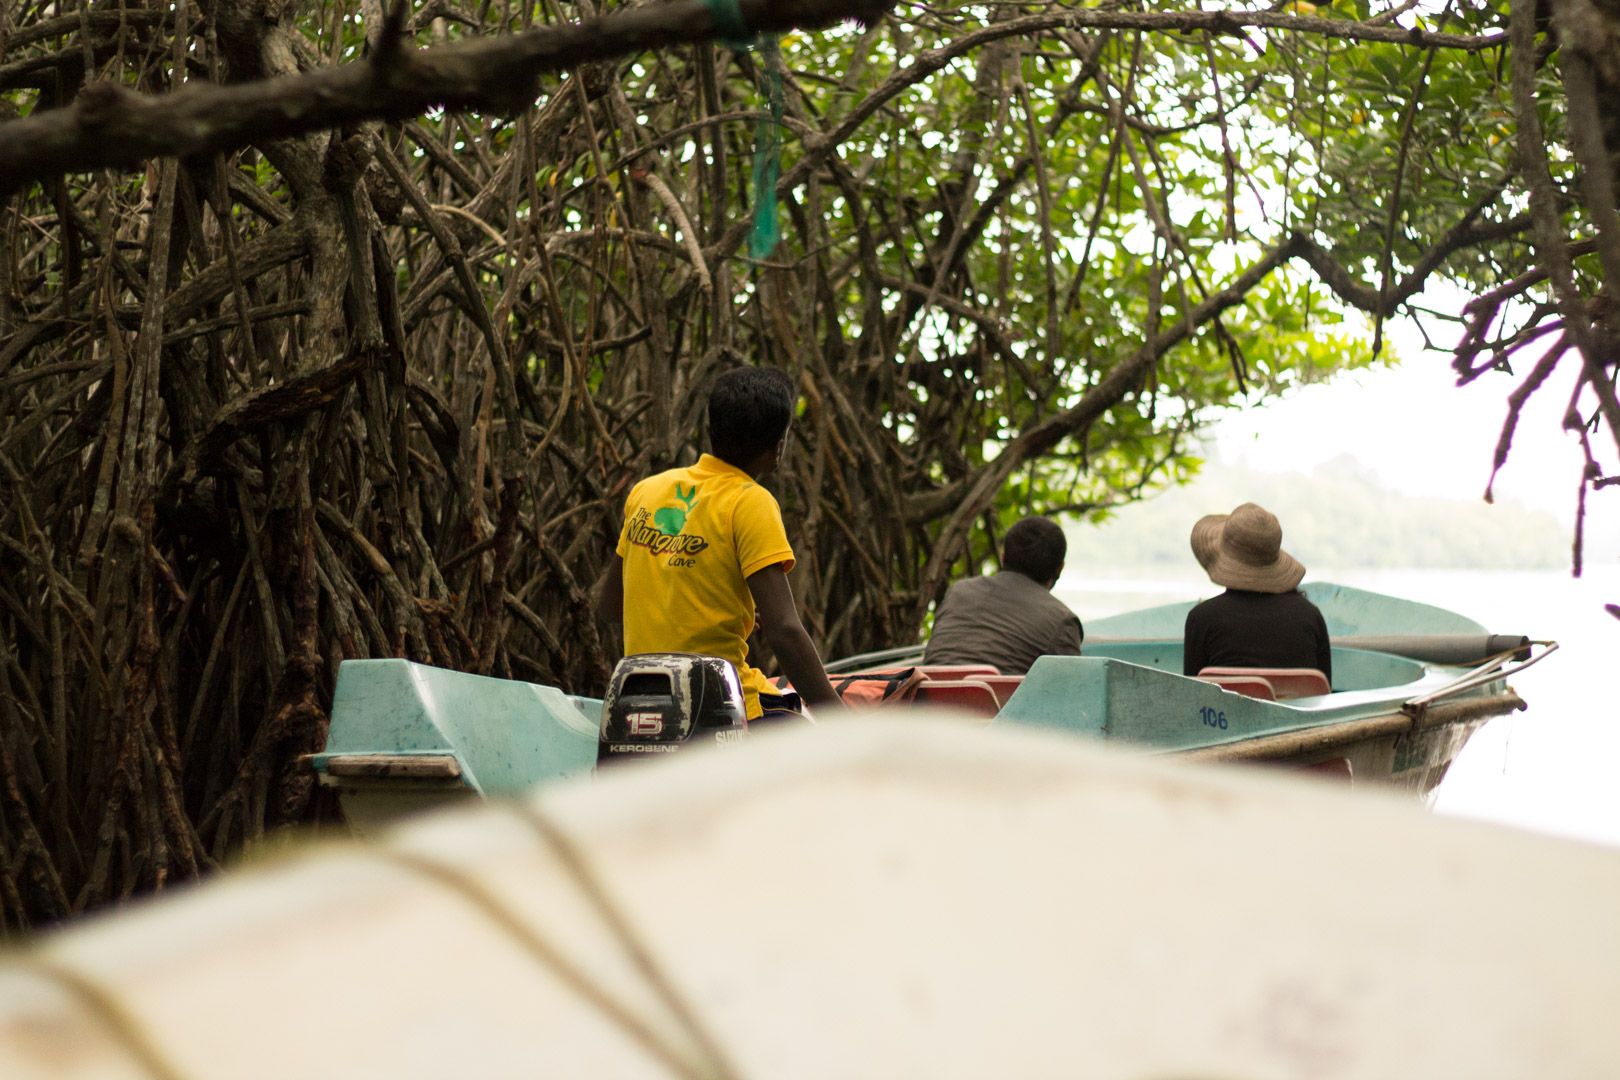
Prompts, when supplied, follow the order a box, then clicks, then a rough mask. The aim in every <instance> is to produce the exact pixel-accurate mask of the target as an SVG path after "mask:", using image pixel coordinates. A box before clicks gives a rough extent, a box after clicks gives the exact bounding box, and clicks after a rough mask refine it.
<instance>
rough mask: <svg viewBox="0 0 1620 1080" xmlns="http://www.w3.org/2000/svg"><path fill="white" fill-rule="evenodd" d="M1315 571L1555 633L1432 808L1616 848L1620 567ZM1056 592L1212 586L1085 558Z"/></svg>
mask: <svg viewBox="0 0 1620 1080" xmlns="http://www.w3.org/2000/svg"><path fill="white" fill-rule="evenodd" d="M1311 580H1315V581H1334V582H1338V583H1339V584H1342V585H1352V586H1355V587H1356V588H1361V589H1371V590H1373V591H1375V592H1381V593H1388V594H1390V595H1392V596H1400V597H1404V598H1406V599H1409V600H1419V601H1422V602H1424V603H1427V604H1434V605H1437V606H1439V607H1443V608H1449V609H1451V610H1453V611H1457V612H1460V613H1462V614H1464V615H1467V616H1468V617H1470V618H1472V619H1474V620H1476V621H1478V622H1480V623H1482V624H1484V625H1485V627H1486V628H1487V629H1488V630H1489V631H1491V632H1492V633H1501V634H1527V635H1529V636H1530V637H1532V638H1538V639H1539V638H1551V639H1553V640H1556V641H1557V642H1558V643H1559V645H1560V649H1559V651H1558V652H1556V653H1554V654H1553V655H1552V656H1551V657H1549V658H1548V659H1547V660H1545V661H1543V662H1542V663H1541V664H1538V665H1537V666H1535V667H1533V668H1531V669H1530V670H1528V671H1526V672H1525V673H1524V674H1522V675H1519V676H1517V677H1515V678H1514V679H1513V686H1514V688H1515V689H1516V690H1518V692H1519V694H1520V695H1521V696H1522V697H1523V698H1524V699H1525V701H1526V702H1527V703H1528V704H1529V709H1528V710H1527V711H1525V712H1522V713H1516V714H1514V715H1512V716H1504V717H1499V718H1497V719H1494V720H1492V721H1490V722H1489V723H1488V724H1486V725H1485V727H1483V728H1481V729H1480V730H1479V731H1478V732H1477V733H1476V734H1475V735H1474V737H1473V739H1472V740H1471V741H1470V742H1469V744H1468V746H1467V748H1466V749H1465V750H1464V751H1463V753H1462V754H1461V756H1459V757H1458V759H1457V761H1456V762H1455V763H1454V764H1453V765H1452V767H1451V771H1450V773H1448V774H1447V776H1446V779H1445V782H1444V783H1443V784H1441V786H1440V790H1439V792H1438V793H1437V798H1436V801H1435V809H1436V811H1437V812H1439V813H1443V814H1451V815H1454V816H1457V817H1468V818H1478V819H1482V820H1489V821H1495V822H1500V823H1504V824H1509V825H1514V826H1517V827H1520V828H1525V829H1534V830H1537V831H1541V832H1548V833H1555V834H1558V835H1562V836H1572V837H1577V838H1581V839H1585V840H1590V841H1595V842H1598V843H1603V844H1610V845H1614V846H1617V847H1620V776H1617V773H1620V704H1617V695H1616V693H1615V683H1616V679H1620V620H1617V619H1615V618H1614V617H1613V616H1611V615H1609V614H1608V613H1607V612H1605V611H1604V610H1603V605H1604V604H1605V603H1620V567H1617V566H1612V565H1605V566H1600V567H1596V568H1590V567H1589V568H1588V569H1587V571H1586V574H1585V575H1584V576H1583V577H1581V578H1579V579H1575V578H1572V577H1570V576H1569V574H1568V573H1567V572H1565V571H1557V570H1551V571H1546V570H1537V571H1480V570H1336V571H1321V572H1318V571H1316V570H1315V568H1313V569H1312V573H1311ZM1054 591H1055V592H1056V593H1057V594H1058V595H1059V596H1060V597H1061V598H1062V599H1063V600H1065V601H1067V602H1068V603H1069V604H1070V605H1071V606H1072V607H1073V608H1074V609H1075V610H1076V611H1077V612H1079V614H1080V618H1081V621H1082V622H1084V621H1085V620H1086V619H1087V618H1101V617H1103V616H1105V615H1112V614H1115V613H1117V612H1121V611H1130V610H1132V609H1134V608H1139V607H1145V606H1147V605H1150V604H1161V603H1170V602H1172V601H1177V600H1186V599H1190V598H1193V597H1199V596H1210V595H1213V593H1214V592H1216V591H1217V590H1216V588H1215V587H1214V586H1212V585H1210V583H1209V582H1208V581H1207V580H1205V579H1203V578H1202V577H1200V576H1195V575H1194V574H1182V573H1175V572H1168V571H1167V572H1159V571H1157V570H1156V569H1145V570H1121V571H1119V572H1109V571H1102V570H1092V569H1089V568H1084V569H1076V570H1072V571H1070V572H1069V573H1066V574H1065V575H1064V577H1063V579H1062V580H1061V581H1060V582H1059V583H1058V586H1057V588H1056V590H1054ZM1605 676H1607V678H1605Z"/></svg>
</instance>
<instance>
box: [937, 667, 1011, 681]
mask: <svg viewBox="0 0 1620 1080" xmlns="http://www.w3.org/2000/svg"><path fill="white" fill-rule="evenodd" d="M917 670H918V671H920V672H922V673H923V678H925V679H937V680H939V681H942V682H949V681H953V680H956V679H978V678H982V677H984V676H986V675H1000V674H1001V669H1000V668H998V667H996V666H994V665H993V664H923V665H921V666H920V667H918V668H917Z"/></svg>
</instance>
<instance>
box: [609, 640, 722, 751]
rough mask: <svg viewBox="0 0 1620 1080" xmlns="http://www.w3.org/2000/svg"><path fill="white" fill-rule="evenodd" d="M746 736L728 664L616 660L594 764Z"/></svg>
mask: <svg viewBox="0 0 1620 1080" xmlns="http://www.w3.org/2000/svg"><path fill="white" fill-rule="evenodd" d="M747 732H748V713H747V711H746V708H745V706H744V704H743V692H742V684H741V683H740V682H738V681H737V669H736V668H734V667H732V666H731V661H729V660H722V659H721V658H720V657H718V656H698V655H695V654H693V653H639V654H637V655H635V656H627V657H625V658H624V659H623V660H620V661H619V663H618V666H616V667H615V668H614V669H613V677H612V678H611V679H609V680H608V689H607V694H606V695H604V696H603V698H602V728H601V741H600V742H599V743H598V744H597V748H596V765H597V767H598V768H601V767H602V765H604V764H606V763H608V762H611V761H622V760H625V759H627V758H631V757H635V756H638V755H645V754H673V753H675V752H676V751H678V750H681V749H683V748H685V747H687V746H691V745H695V744H708V743H719V744H725V743H733V742H736V741H738V740H740V739H741V738H742V737H743V736H744V735H745V734H747Z"/></svg>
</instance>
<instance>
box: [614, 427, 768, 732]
mask: <svg viewBox="0 0 1620 1080" xmlns="http://www.w3.org/2000/svg"><path fill="white" fill-rule="evenodd" d="M617 550H618V553H619V558H621V559H623V560H624V651H625V653H626V654H627V655H628V654H633V653H647V652H689V653H703V654H705V655H708V656H721V657H724V658H725V659H727V660H730V661H731V662H732V664H733V665H735V666H736V668H737V675H738V677H739V678H740V679H741V680H742V688H743V694H744V696H745V697H746V698H747V709H748V718H749V719H750V720H752V719H754V718H755V717H757V716H759V714H760V712H761V709H760V705H759V695H760V693H761V692H764V693H767V694H772V693H776V688H775V687H773V686H772V685H771V684H770V682H769V681H768V680H767V679H766V678H765V673H764V672H762V671H760V670H759V669H758V668H754V667H750V666H749V665H748V635H749V634H750V633H752V632H753V629H754V622H755V618H756V613H755V610H754V596H753V594H752V593H750V592H749V591H748V577H749V575H751V574H755V573H758V572H759V571H761V570H763V569H765V568H766V567H767V566H775V565H777V564H778V563H780V564H782V569H783V570H784V571H786V570H792V569H793V548H792V547H790V546H789V545H788V538H787V530H786V529H785V528H783V526H782V508H781V507H780V506H778V505H777V503H776V497H775V496H773V495H772V494H771V493H770V492H769V491H766V490H765V489H764V488H763V487H760V486H759V484H757V483H755V482H754V480H753V478H751V477H750V476H749V475H748V474H747V473H745V472H743V471H742V470H741V469H739V468H736V467H735V466H733V465H730V464H728V463H727V462H725V461H722V460H721V459H719V458H717V457H715V456H713V455H712V454H704V455H703V456H702V457H701V458H699V459H698V463H697V464H696V465H693V466H690V467H689V468H685V469H670V470H669V471H668V472H661V473H659V474H658V475H656V476H649V477H648V478H647V479H645V480H643V481H641V482H640V483H639V484H637V485H636V486H635V487H633V488H631V489H630V495H629V497H628V498H626V499H625V501H624V527H623V528H622V529H620V530H619V545H618V548H617Z"/></svg>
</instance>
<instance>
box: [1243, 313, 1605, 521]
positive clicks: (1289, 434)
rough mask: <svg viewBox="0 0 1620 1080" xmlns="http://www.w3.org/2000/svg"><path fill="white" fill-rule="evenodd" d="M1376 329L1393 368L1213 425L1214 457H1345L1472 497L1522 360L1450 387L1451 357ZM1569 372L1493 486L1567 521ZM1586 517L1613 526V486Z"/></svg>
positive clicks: (1570, 499) (1524, 420)
mask: <svg viewBox="0 0 1620 1080" xmlns="http://www.w3.org/2000/svg"><path fill="white" fill-rule="evenodd" d="M1385 332H1386V336H1387V338H1388V341H1389V343H1390V344H1391V345H1393V347H1394V348H1395V349H1396V350H1397V352H1396V355H1398V356H1401V357H1403V358H1404V360H1403V362H1402V363H1400V364H1399V365H1397V366H1395V367H1378V368H1374V369H1372V370H1367V371H1358V372H1351V373H1348V374H1345V375H1342V376H1340V377H1339V378H1337V379H1335V380H1334V381H1333V382H1332V383H1330V384H1327V385H1320V386H1309V387H1304V388H1303V389H1301V390H1299V391H1296V392H1294V393H1292V394H1290V395H1287V396H1286V397H1284V398H1282V399H1280V400H1277V401H1273V402H1271V403H1269V404H1267V405H1264V406H1260V407H1257V408H1250V409H1246V410H1242V411H1234V412H1232V413H1231V414H1229V415H1227V416H1225V417H1222V418H1221V419H1220V420H1218V421H1217V423H1216V424H1215V426H1214V430H1213V436H1214V438H1213V442H1214V445H1215V447H1216V449H1217V451H1218V454H1219V457H1220V458H1221V459H1222V460H1224V461H1228V462H1231V463H1234V464H1245V465H1249V466H1252V467H1254V468H1259V469H1265V470H1269V471H1274V472H1293V471H1298V472H1310V471H1311V470H1312V469H1313V468H1315V467H1316V466H1318V465H1320V464H1322V463H1323V462H1326V461H1328V460H1331V459H1332V458H1335V457H1338V456H1340V455H1345V454H1348V455H1350V456H1351V457H1354V458H1356V459H1357V460H1359V461H1360V462H1362V463H1363V464H1364V465H1366V466H1367V467H1368V468H1369V469H1371V470H1373V471H1374V472H1375V473H1376V474H1377V475H1378V476H1379V478H1380V479H1381V480H1382V481H1383V482H1384V483H1385V484H1386V485H1387V486H1388V487H1390V488H1391V489H1393V490H1395V491H1400V492H1404V493H1407V494H1413V495H1443V496H1447V497H1450V498H1478V497H1479V496H1480V495H1481V493H1483V492H1484V490H1485V484H1486V482H1487V481H1488V480H1489V479H1490V473H1491V460H1492V457H1493V455H1494V452H1495V448H1496V441H1497V437H1498V435H1499V434H1500V432H1501V430H1502V421H1503V418H1504V417H1505V416H1506V415H1507V398H1508V395H1509V394H1510V393H1512V392H1513V390H1514V389H1516V388H1517V386H1518V384H1519V381H1520V380H1521V379H1522V378H1523V375H1524V374H1525V372H1526V371H1528V368H1529V366H1530V364H1531V363H1532V362H1533V360H1532V358H1530V357H1526V358H1525V360H1524V362H1523V363H1520V364H1518V365H1516V369H1515V374H1514V375H1513V376H1509V375H1506V374H1499V373H1495V372H1492V373H1489V374H1486V375H1484V376H1482V377H1481V378H1479V379H1478V380H1476V381H1475V382H1473V383H1471V384H1469V385H1468V386H1466V387H1461V388H1459V387H1458V386H1457V385H1456V376H1455V373H1454V372H1453V371H1452V370H1451V364H1450V362H1451V354H1450V353H1449V352H1443V351H1426V350H1425V349H1424V347H1423V338H1422V336H1421V335H1420V334H1419V333H1418V331H1417V329H1416V327H1415V326H1413V325H1412V324H1411V323H1410V322H1407V321H1402V322H1396V323H1391V324H1387V325H1386V327H1385ZM1431 332H1432V329H1431ZM1436 344H1442V345H1443V344H1449V340H1445V341H1442V340H1440V339H1437V341H1436ZM1574 365H1575V360H1574V358H1573V357H1566V358H1565V360H1564V361H1563V363H1562V364H1561V366H1560V370H1558V371H1557V372H1556V373H1555V374H1554V375H1553V377H1552V378H1551V379H1549V380H1548V381H1547V383H1546V384H1545V385H1543V386H1542V388H1541V389H1540V390H1539V391H1538V392H1537V394H1536V395H1535V396H1534V397H1532V398H1531V399H1530V403H1529V405H1528V406H1527V407H1526V409H1525V411H1524V414H1523V416H1522V417H1521V419H1520V422H1519V426H1518V430H1517V433H1516V435H1515V437H1514V442H1513V452H1512V454H1511V455H1510V456H1509V458H1508V463H1507V465H1506V467H1504V468H1503V470H1502V472H1501V474H1500V475H1499V476H1498V477H1497V482H1496V495H1497V498H1498V500H1509V501H1517V502H1520V503H1523V504H1525V505H1527V506H1530V507H1534V508H1536V509H1541V510H1546V511H1549V512H1551V513H1553V514H1555V515H1557V517H1558V518H1559V519H1560V520H1561V521H1564V522H1565V523H1566V524H1567V523H1568V522H1570V521H1571V520H1573V517H1574V507H1575V494H1576V487H1577V484H1578V483H1579V478H1580V470H1581V463H1582V460H1583V459H1582V455H1581V452H1580V445H1579V442H1578V440H1577V439H1576V438H1575V437H1574V436H1573V435H1572V434H1570V433H1568V432H1565V431H1563V430H1562V425H1561V418H1562V416H1563V413H1564V410H1565V408H1566V406H1567V405H1568V403H1569V395H1570V391H1571V389H1572V388H1573V387H1574V379H1575V374H1576V372H1575V366H1574ZM1588 407H1589V405H1588ZM1613 445H1614V443H1613V439H1612V437H1611V436H1610V435H1609V434H1608V432H1606V431H1600V432H1598V433H1597V434H1596V435H1594V436H1593V446H1594V449H1595V450H1596V451H1597V452H1598V454H1599V457H1600V461H1601V462H1603V463H1604V465H1605V469H1606V471H1613V466H1612V461H1613V458H1614V453H1613ZM1605 447H1607V448H1608V451H1607V454H1605ZM1609 504H1616V505H1612V506H1611V505H1609ZM1588 511H1589V523H1590V524H1595V525H1599V526H1600V527H1602V528H1603V529H1604V530H1605V531H1612V529H1611V527H1612V526H1615V525H1616V524H1617V523H1620V491H1617V490H1616V489H1613V488H1609V489H1605V490H1604V491H1601V492H1594V493H1591V494H1590V495H1589V496H1588Z"/></svg>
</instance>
